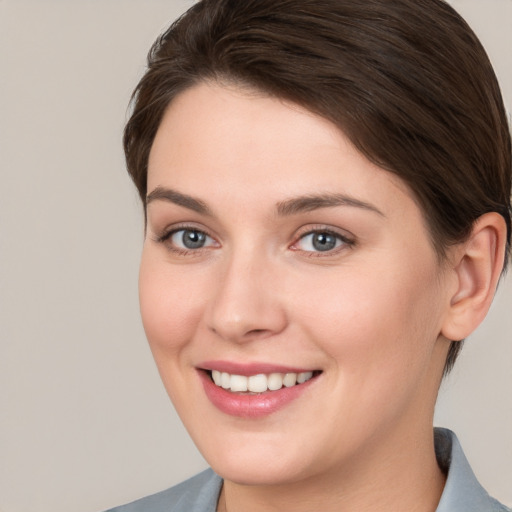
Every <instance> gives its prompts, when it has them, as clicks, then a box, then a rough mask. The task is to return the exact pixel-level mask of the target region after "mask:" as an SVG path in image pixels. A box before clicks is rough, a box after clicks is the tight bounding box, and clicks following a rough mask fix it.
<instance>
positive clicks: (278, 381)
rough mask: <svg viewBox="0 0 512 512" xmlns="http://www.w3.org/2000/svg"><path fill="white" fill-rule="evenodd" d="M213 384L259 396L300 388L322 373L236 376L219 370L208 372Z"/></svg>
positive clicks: (234, 391) (228, 389)
mask: <svg viewBox="0 0 512 512" xmlns="http://www.w3.org/2000/svg"><path fill="white" fill-rule="evenodd" d="M208 373H209V375H210V378H211V380H212V382H213V383H214V384H215V385H216V386H217V387H219V388H222V389H225V390H226V391H231V392H232V393H246V394H258V393H266V392H269V391H278V390H280V389H282V388H291V387H294V386H300V385H301V384H304V383H305V382H308V381H309V380H311V379H313V378H315V377H317V376H318V375H320V373H322V372H321V371H320V370H316V371H308V372H300V373H292V372H290V373H269V374H264V373H260V374H257V375H250V376H245V375H236V374H231V373H227V372H221V371H218V370H210V371H208Z"/></svg>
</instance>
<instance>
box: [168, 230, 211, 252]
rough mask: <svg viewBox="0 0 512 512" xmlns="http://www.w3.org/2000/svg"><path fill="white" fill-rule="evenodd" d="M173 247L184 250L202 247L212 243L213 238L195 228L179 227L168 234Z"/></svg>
mask: <svg viewBox="0 0 512 512" xmlns="http://www.w3.org/2000/svg"><path fill="white" fill-rule="evenodd" d="M169 240H170V242H171V243H172V245H173V246H174V247H177V248H179V249H184V250H194V249H202V248H203V247H209V246H211V245H213V243H214V240H213V239H212V238H211V237H209V236H208V235H207V234H206V233H203V232H202V231H199V230H197V229H179V230H177V231H174V232H173V233H171V235H170V236H169Z"/></svg>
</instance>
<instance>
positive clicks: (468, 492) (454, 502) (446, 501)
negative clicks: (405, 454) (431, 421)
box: [434, 428, 511, 512]
mask: <svg viewBox="0 0 512 512" xmlns="http://www.w3.org/2000/svg"><path fill="white" fill-rule="evenodd" d="M434 439H435V447H436V456H437V461H438V463H439V466H440V467H441V469H443V471H445V473H446V484H445V488H444V491H443V494H442V496H441V501H440V502H439V506H438V507H437V510H436V512H511V511H510V509H508V508H507V507H505V506H504V505H502V504H501V503H499V502H498V501H497V500H495V499H494V498H492V497H491V496H489V494H488V493H487V492H486V491H485V489H484V488H483V487H482V486H481V485H480V483H479V482H478V480H477V479H476V476H475V474H474V473H473V471H472V469H471V467H470V465H469V462H468V460H467V459H466V456H465V455H464V452H463V451H462V447H461V445H460V443H459V440H458V439H457V436H456V435H455V434H454V433H453V432H451V431H450V430H447V429H440V428H436V429H435V431H434Z"/></svg>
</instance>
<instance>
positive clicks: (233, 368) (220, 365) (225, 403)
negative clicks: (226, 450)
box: [198, 361, 317, 419]
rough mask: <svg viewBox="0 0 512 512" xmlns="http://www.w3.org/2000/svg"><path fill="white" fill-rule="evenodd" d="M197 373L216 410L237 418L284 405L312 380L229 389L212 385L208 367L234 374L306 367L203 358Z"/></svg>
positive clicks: (295, 370) (257, 415)
mask: <svg viewBox="0 0 512 512" xmlns="http://www.w3.org/2000/svg"><path fill="white" fill-rule="evenodd" d="M198 368H200V371H199V376H200V378H201V381H202V384H203V388H204V391H205V393H206V396H207V397H208V399H209V400H210V402H212V404H213V405H214V406H215V407H217V408H218V409H219V410H220V411H222V412H224V413H225V414H229V415H231V416H236V417H240V418H252V419H256V418H262V417H265V416H268V415H269V414H272V413H274V412H277V411H278V410H280V409H282V408H284V407H285V406H286V405H288V404H289V403H290V402H292V401H293V400H295V399H296V398H298V397H299V396H301V395H302V393H303V392H304V391H305V390H306V389H307V388H309V386H310V385H311V384H312V383H314V382H315V381H316V377H317V376H314V377H313V378H312V379H310V380H308V381H307V382H304V383H303V384H298V385H295V386H292V387H289V388H287V387H283V388H281V389H279V390H277V391H266V392H264V393H257V394H249V393H233V392H231V391H228V390H225V389H223V388H221V387H219V386H217V385H215V384H214V383H213V382H212V380H211V378H210V372H209V370H218V371H220V372H227V373H230V374H234V375H244V376H250V375H257V374H262V373H263V374H270V373H301V372H306V371H308V370H304V369H299V368H291V367H285V366H276V365H271V364H259V363H252V364H238V363H232V362H228V361H206V362H204V363H202V364H200V365H198Z"/></svg>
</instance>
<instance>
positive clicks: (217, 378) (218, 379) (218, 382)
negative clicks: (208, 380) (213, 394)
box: [212, 370, 221, 386]
mask: <svg viewBox="0 0 512 512" xmlns="http://www.w3.org/2000/svg"><path fill="white" fill-rule="evenodd" d="M212 379H213V382H215V384H216V385H217V386H220V385H221V377H220V372H219V371H218V370H212Z"/></svg>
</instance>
